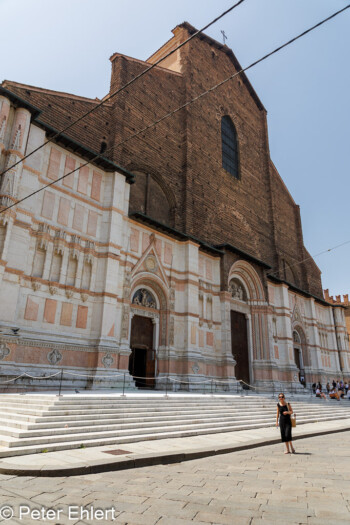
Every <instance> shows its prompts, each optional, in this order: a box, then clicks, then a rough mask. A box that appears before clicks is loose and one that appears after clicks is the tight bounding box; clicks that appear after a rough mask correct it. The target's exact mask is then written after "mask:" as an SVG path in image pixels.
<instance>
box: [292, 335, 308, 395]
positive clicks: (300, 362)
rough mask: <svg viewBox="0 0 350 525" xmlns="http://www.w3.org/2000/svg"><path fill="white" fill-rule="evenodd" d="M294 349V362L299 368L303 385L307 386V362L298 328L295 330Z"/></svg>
mask: <svg viewBox="0 0 350 525" xmlns="http://www.w3.org/2000/svg"><path fill="white" fill-rule="evenodd" d="M293 350H294V362H295V365H296V367H297V369H298V377H299V381H300V383H301V384H302V385H303V386H305V385H306V383H305V365H306V364H307V363H305V362H304V355H303V346H302V338H301V336H300V334H299V331H297V330H296V329H295V330H294V331H293Z"/></svg>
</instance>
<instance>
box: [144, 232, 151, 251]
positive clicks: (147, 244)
mask: <svg viewBox="0 0 350 525" xmlns="http://www.w3.org/2000/svg"><path fill="white" fill-rule="evenodd" d="M148 246H149V234H148V233H145V232H143V233H142V251H143V252H144V251H145V250H146V248H148Z"/></svg>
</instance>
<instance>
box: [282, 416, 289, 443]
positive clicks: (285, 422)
mask: <svg viewBox="0 0 350 525" xmlns="http://www.w3.org/2000/svg"><path fill="white" fill-rule="evenodd" d="M280 430H281V439H282V443H286V442H288V441H292V422H291V420H290V416H289V415H288V416H280Z"/></svg>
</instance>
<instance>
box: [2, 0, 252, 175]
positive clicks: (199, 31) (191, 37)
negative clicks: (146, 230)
mask: <svg viewBox="0 0 350 525" xmlns="http://www.w3.org/2000/svg"><path fill="white" fill-rule="evenodd" d="M244 1H245V0H239V1H238V2H236V3H235V4H234V5H232V6H231V7H229V8H228V9H226V11H224V12H223V13H221V15H219V16H217V17H216V18H214V20H212V21H211V22H209V23H208V24H207V25H205V26H204V27H202V29H199V30H197V31H196V32H195V33H193V34H192V35H191V36H190V37H189V38H187V39H186V40H185V41H184V42H182V43H181V44H179V45H178V46H177V47H176V48H175V49H172V50H171V51H169V53H167V54H166V55H165V56H163V57H161V58H160V59H159V60H157V61H156V62H155V63H154V64H152V65H151V66H149V67H147V68H146V69H145V70H144V71H142V72H141V73H139V74H138V75H136V77H134V78H132V79H131V80H129V81H128V82H127V83H126V84H124V86H122V87H120V88H118V89H117V90H116V91H114V92H113V93H111V94H110V95H108V96H107V97H105V98H104V99H103V100H102V101H101V102H100V103H99V104H97V105H96V106H94V107H93V108H92V109H90V110H89V111H87V112H86V113H84V114H83V115H81V116H80V117H79V118H77V119H76V120H75V121H74V122H71V123H70V124H69V125H68V126H66V127H65V128H63V129H62V130H61V131H58V132H57V133H55V134H54V135H53V136H52V137H51V138H50V139H48V140H46V141H45V142H44V143H43V144H41V145H40V146H38V147H37V148H35V149H34V150H33V151H31V152H30V153H28V154H27V155H25V156H24V157H23V158H22V159H20V160H18V161H17V162H15V163H14V164H12V166H9V167H8V168H6V169H5V170H4V171H3V172H2V173H1V175H4V174H5V173H6V172H8V171H9V170H11V169H13V168H14V167H15V166H18V164H20V163H21V162H24V161H25V160H26V159H28V158H29V157H30V156H31V155H34V153H36V152H37V151H39V150H40V149H41V148H43V147H44V146H46V145H47V144H49V143H50V142H52V141H53V140H55V139H57V138H58V137H59V136H61V135H62V134H63V133H65V132H66V131H68V130H69V129H71V128H72V127H73V126H75V125H76V124H77V123H78V122H81V121H82V120H83V119H85V118H86V117H87V116H88V115H91V113H93V112H94V111H96V110H97V109H98V108H100V107H101V106H103V105H104V104H105V103H106V102H108V101H109V100H111V99H112V98H114V97H115V96H116V95H118V94H119V93H121V92H122V91H124V89H126V88H127V87H129V86H131V85H132V84H134V83H135V82H136V81H137V80H139V79H140V78H141V77H143V76H144V75H146V74H147V73H148V72H149V71H151V70H152V69H154V68H155V67H157V66H158V65H159V64H160V63H161V62H163V61H164V60H165V59H167V58H168V57H170V56H171V55H172V54H173V53H175V52H176V51H178V50H179V49H181V48H182V47H183V46H185V45H186V44H187V43H188V42H190V40H192V39H193V38H195V37H196V36H197V35H199V34H200V33H202V32H203V31H205V30H206V29H208V27H210V26H212V25H213V24H215V23H216V22H217V21H218V20H220V19H221V18H223V17H224V16H226V15H227V14H228V13H230V12H231V11H233V10H234V9H235V8H236V7H238V6H239V5H240V4H242V3H243V2H244ZM104 153H105V151H104Z"/></svg>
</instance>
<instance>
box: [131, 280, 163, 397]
mask: <svg viewBox="0 0 350 525" xmlns="http://www.w3.org/2000/svg"><path fill="white" fill-rule="evenodd" d="M132 306H133V309H132V310H133V311H132V319H131V331H130V349H131V354H130V357H129V373H130V375H132V376H133V377H134V380H135V384H136V386H137V387H138V388H154V387H155V377H156V350H157V347H158V326H159V313H158V310H159V305H158V301H157V299H156V297H155V296H154V295H153V293H152V292H151V291H150V290H149V289H148V288H146V287H142V288H138V289H137V290H136V291H135V292H134V293H133V296H132Z"/></svg>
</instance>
